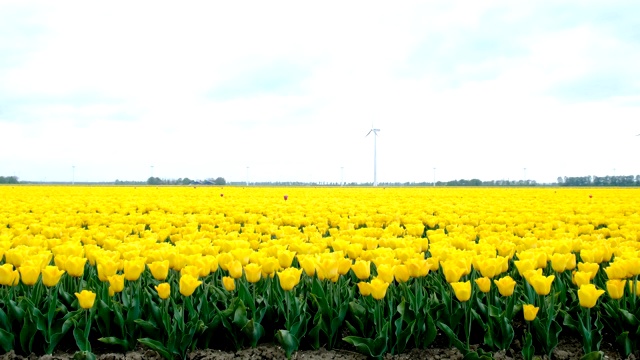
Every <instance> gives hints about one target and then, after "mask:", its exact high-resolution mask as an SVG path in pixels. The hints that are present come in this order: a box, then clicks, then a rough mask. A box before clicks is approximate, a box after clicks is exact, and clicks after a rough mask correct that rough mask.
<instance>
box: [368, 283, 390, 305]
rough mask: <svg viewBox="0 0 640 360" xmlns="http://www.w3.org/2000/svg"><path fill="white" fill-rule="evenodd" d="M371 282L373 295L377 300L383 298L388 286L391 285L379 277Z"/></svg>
mask: <svg viewBox="0 0 640 360" xmlns="http://www.w3.org/2000/svg"><path fill="white" fill-rule="evenodd" d="M370 284H371V296H373V298H374V299H376V300H382V299H383V298H384V296H385V295H386V294H387V288H388V287H389V283H387V282H384V281H382V280H380V279H378V278H374V279H373V280H371V282H370Z"/></svg>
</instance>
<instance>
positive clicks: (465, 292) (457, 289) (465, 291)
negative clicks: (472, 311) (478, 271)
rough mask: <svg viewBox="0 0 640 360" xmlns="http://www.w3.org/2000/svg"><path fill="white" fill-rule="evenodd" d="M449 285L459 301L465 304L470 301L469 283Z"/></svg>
mask: <svg viewBox="0 0 640 360" xmlns="http://www.w3.org/2000/svg"><path fill="white" fill-rule="evenodd" d="M450 285H451V287H452V288H453V291H454V293H455V294H456V298H457V299H458V300H459V301H462V302H465V301H469V299H471V281H465V282H454V283H450Z"/></svg>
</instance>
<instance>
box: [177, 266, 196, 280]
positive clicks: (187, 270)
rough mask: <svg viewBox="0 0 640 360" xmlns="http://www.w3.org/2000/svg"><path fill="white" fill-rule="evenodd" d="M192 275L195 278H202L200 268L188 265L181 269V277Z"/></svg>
mask: <svg viewBox="0 0 640 360" xmlns="http://www.w3.org/2000/svg"><path fill="white" fill-rule="evenodd" d="M182 275H191V276H193V277H194V278H198V277H200V268H199V267H197V266H194V265H187V266H185V267H183V268H182V269H180V276H182Z"/></svg>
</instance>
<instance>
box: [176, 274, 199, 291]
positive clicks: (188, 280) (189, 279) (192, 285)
mask: <svg viewBox="0 0 640 360" xmlns="http://www.w3.org/2000/svg"><path fill="white" fill-rule="evenodd" d="M200 284H202V281H198V278H196V277H193V276H191V275H182V276H180V294H182V295H183V296H191V294H193V292H194V291H195V290H196V288H197V287H198V286H200Z"/></svg>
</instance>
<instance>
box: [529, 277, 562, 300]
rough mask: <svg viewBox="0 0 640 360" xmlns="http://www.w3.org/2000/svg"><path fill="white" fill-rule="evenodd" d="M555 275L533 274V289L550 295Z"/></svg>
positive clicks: (530, 282) (539, 293)
mask: <svg viewBox="0 0 640 360" xmlns="http://www.w3.org/2000/svg"><path fill="white" fill-rule="evenodd" d="M555 278H556V277H555V275H550V276H543V275H537V274H536V275H533V276H531V277H530V278H529V284H531V286H533V289H534V290H535V291H536V294H538V295H549V293H550V292H551V284H552V283H553V280H554V279H555Z"/></svg>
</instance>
